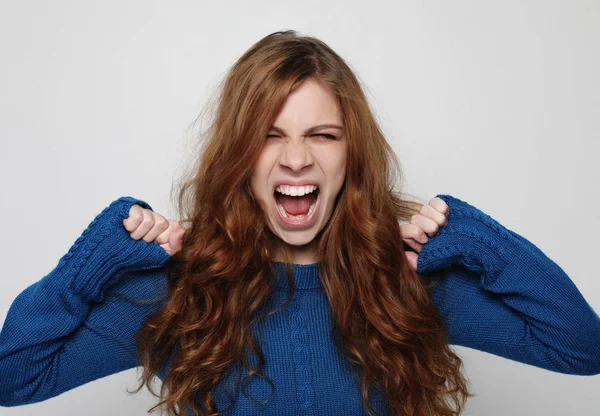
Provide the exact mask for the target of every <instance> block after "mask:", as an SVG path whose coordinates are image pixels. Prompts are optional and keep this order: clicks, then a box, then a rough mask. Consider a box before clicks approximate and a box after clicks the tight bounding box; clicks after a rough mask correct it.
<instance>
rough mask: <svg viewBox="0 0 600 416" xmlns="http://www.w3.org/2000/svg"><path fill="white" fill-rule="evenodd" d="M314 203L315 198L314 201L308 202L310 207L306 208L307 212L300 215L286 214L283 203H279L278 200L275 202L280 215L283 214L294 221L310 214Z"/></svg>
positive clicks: (315, 203)
mask: <svg viewBox="0 0 600 416" xmlns="http://www.w3.org/2000/svg"><path fill="white" fill-rule="evenodd" d="M315 205H317V199H315V201H314V202H313V203H312V204H310V207H309V208H308V212H307V213H306V214H300V215H293V214H288V212H287V211H286V210H285V208H284V207H283V205H281V203H279V202H277V209H279V212H281V215H283V216H284V217H285V218H287V219H290V220H294V221H302V220H304V219H306V218H308V217H309V216H310V214H312V213H313V211H314V210H315Z"/></svg>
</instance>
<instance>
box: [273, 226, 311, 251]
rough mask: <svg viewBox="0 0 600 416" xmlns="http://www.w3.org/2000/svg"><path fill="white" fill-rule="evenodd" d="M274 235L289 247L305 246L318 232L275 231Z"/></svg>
mask: <svg viewBox="0 0 600 416" xmlns="http://www.w3.org/2000/svg"><path fill="white" fill-rule="evenodd" d="M274 234H275V235H276V236H277V237H279V238H280V239H281V240H282V241H283V242H285V243H286V244H289V245H290V246H297V247H300V246H305V245H307V244H309V243H311V242H312V241H313V240H314V239H315V236H316V235H317V234H318V230H316V229H315V230H303V231H284V230H277V231H276V232H274Z"/></svg>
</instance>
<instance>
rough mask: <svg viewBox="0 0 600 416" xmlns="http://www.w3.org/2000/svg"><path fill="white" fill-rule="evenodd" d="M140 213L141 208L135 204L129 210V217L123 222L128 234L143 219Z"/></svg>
mask: <svg viewBox="0 0 600 416" xmlns="http://www.w3.org/2000/svg"><path fill="white" fill-rule="evenodd" d="M142 211H143V208H142V207H141V206H139V205H137V204H133V205H132V206H131V208H129V216H128V217H127V218H125V219H124V220H123V226H124V227H125V229H126V230H127V231H128V232H132V231H133V230H135V229H136V228H137V227H138V226H139V225H140V224H141V222H142V220H143V219H144V215H143V213H142Z"/></svg>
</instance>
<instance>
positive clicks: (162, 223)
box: [144, 211, 169, 243]
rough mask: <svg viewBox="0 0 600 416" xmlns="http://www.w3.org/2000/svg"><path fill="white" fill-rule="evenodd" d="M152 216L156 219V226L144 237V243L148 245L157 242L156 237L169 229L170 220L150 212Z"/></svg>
mask: <svg viewBox="0 0 600 416" xmlns="http://www.w3.org/2000/svg"><path fill="white" fill-rule="evenodd" d="M150 215H152V217H153V219H154V224H153V225H152V228H150V230H148V232H147V233H146V235H145V236H144V241H145V242H146V243H152V242H153V241H154V240H156V237H158V236H159V235H160V234H162V233H163V232H164V231H166V230H167V229H168V228H169V220H167V219H166V218H165V217H163V216H162V215H160V214H157V213H155V212H152V211H150Z"/></svg>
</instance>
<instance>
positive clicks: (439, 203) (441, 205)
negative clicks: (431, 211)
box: [429, 197, 450, 219]
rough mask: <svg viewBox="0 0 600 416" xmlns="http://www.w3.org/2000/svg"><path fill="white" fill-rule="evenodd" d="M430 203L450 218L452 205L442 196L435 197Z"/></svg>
mask: <svg viewBox="0 0 600 416" xmlns="http://www.w3.org/2000/svg"><path fill="white" fill-rule="evenodd" d="M429 205H431V206H432V207H433V208H435V209H436V210H437V211H438V212H441V213H442V214H444V215H445V216H446V219H447V218H448V215H450V207H449V206H448V204H447V203H446V201H444V200H443V199H442V198H438V197H435V198H433V199H432V200H431V201H429Z"/></svg>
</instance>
